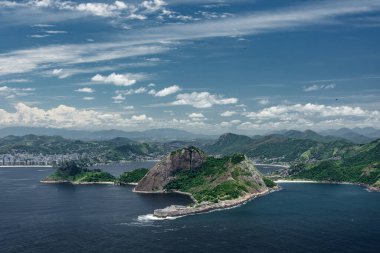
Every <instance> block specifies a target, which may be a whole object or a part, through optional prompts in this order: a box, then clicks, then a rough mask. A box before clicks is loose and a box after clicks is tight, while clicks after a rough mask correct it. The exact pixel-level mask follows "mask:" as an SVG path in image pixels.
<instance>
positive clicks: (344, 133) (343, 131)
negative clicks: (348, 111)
mask: <svg viewBox="0 0 380 253" xmlns="http://www.w3.org/2000/svg"><path fill="white" fill-rule="evenodd" d="M373 130H376V129H373ZM362 132H369V131H365V130H363V131H362ZM371 133H373V134H375V131H371ZM320 134H322V135H325V136H326V135H329V136H335V137H340V138H344V139H346V140H349V141H352V142H353V143H357V144H365V143H369V142H371V141H372V140H373V139H375V138H376V137H368V136H365V135H362V134H360V133H358V132H356V131H354V130H351V129H349V128H340V129H329V130H325V131H321V132H320Z"/></svg>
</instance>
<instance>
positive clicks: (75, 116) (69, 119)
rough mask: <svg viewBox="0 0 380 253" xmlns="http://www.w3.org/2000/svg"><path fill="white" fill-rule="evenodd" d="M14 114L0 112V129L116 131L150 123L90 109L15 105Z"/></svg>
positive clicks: (2, 110) (143, 115) (135, 116)
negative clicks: (116, 128)
mask: <svg viewBox="0 0 380 253" xmlns="http://www.w3.org/2000/svg"><path fill="white" fill-rule="evenodd" d="M14 109H15V110H14V112H8V111H6V110H4V109H0V119H1V121H0V126H2V127H4V126H33V127H56V128H86V129H87V128H91V129H94V128H115V127H120V128H122V127H137V126H138V125H139V124H140V123H141V124H143V123H144V122H147V121H148V122H149V121H152V120H153V119H152V118H151V117H148V116H147V115H145V114H142V115H134V116H132V117H130V118H129V117H126V116H125V115H124V114H121V113H117V112H103V111H97V110H92V109H78V108H75V107H71V106H66V105H59V106H57V107H54V108H51V109H48V110H44V109H41V108H38V107H31V106H28V105H26V104H24V103H17V104H16V105H15V106H14Z"/></svg>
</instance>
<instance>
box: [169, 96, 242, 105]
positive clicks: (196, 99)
mask: <svg viewBox="0 0 380 253" xmlns="http://www.w3.org/2000/svg"><path fill="white" fill-rule="evenodd" d="M237 102H238V99H237V98H224V97H223V96H221V95H215V94H210V93H209V92H192V93H183V94H178V95H177V98H176V101H174V102H172V105H190V106H193V107H195V108H209V107H212V106H213V105H228V104H236V103H237Z"/></svg>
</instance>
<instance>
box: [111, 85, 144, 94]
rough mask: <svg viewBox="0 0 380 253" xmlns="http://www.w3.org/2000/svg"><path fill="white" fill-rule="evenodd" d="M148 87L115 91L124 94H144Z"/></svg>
mask: <svg viewBox="0 0 380 253" xmlns="http://www.w3.org/2000/svg"><path fill="white" fill-rule="evenodd" d="M146 92H147V89H146V88H145V87H140V88H137V89H129V90H117V91H115V93H116V94H122V95H132V94H143V93H146Z"/></svg>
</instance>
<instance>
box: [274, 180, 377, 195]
mask: <svg viewBox="0 0 380 253" xmlns="http://www.w3.org/2000/svg"><path fill="white" fill-rule="evenodd" d="M273 182H275V183H276V184H281V183H295V184H297V183H305V184H346V185H358V186H363V187H365V188H367V190H368V191H370V192H380V188H378V187H375V186H372V185H368V184H364V183H354V182H335V181H327V180H322V181H317V180H307V179H294V180H291V179H279V180H274V181H273Z"/></svg>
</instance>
